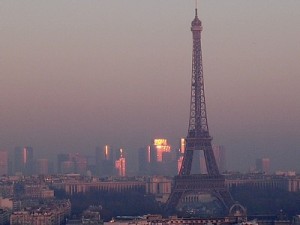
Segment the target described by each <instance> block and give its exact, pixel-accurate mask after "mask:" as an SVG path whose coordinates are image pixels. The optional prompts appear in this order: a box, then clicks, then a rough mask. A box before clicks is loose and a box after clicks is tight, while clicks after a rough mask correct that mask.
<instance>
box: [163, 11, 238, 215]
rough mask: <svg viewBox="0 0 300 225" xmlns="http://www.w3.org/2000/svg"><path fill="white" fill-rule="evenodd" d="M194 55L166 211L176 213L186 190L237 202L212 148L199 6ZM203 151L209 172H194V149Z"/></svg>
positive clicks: (223, 201) (194, 26) (224, 202)
mask: <svg viewBox="0 0 300 225" xmlns="http://www.w3.org/2000/svg"><path fill="white" fill-rule="evenodd" d="M191 31H192V34H193V58H192V80H191V102H190V118H189V128H188V135H187V137H186V139H185V140H186V149H185V152H184V156H183V161H182V165H181V169H180V172H179V175H178V176H176V177H175V178H174V186H173V189H172V193H171V195H170V197H169V199H168V201H167V205H166V210H167V212H173V211H174V210H175V208H176V206H177V205H178V203H179V201H180V199H181V198H182V197H183V196H184V194H185V193H190V192H206V193H210V194H213V195H214V196H215V197H216V198H217V199H218V200H219V202H220V204H222V205H223V207H224V209H226V210H228V211H229V209H230V207H231V205H232V204H233V203H234V202H233V200H232V197H231V195H230V193H229V191H228V190H227V188H226V187H225V180H224V177H223V176H222V175H221V174H220V172H219V169H218V166H217V163H216V159H215V156H214V153H213V149H212V137H211V136H210V135H209V129H208V123H207V113H206V103H205V94H204V79H203V64H202V50H201V31H202V23H201V21H200V19H199V18H198V14H197V9H196V10H195V18H194V20H193V21H192V25H191ZM196 150H201V151H203V153H204V158H205V163H206V168H207V174H205V175H204V174H192V175H191V169H192V162H193V155H194V151H196Z"/></svg>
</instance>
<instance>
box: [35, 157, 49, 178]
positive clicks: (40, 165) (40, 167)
mask: <svg viewBox="0 0 300 225" xmlns="http://www.w3.org/2000/svg"><path fill="white" fill-rule="evenodd" d="M36 171H37V173H38V174H41V175H47V174H49V160H48V159H38V160H37V161H36Z"/></svg>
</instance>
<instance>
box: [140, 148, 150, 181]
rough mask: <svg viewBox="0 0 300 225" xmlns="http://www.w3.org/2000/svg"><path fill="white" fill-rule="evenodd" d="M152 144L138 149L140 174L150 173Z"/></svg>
mask: <svg viewBox="0 0 300 225" xmlns="http://www.w3.org/2000/svg"><path fill="white" fill-rule="evenodd" d="M150 151H151V149H150V146H149V145H148V146H147V147H144V148H140V149H139V150H138V174H139V175H149V174H150V161H151V158H150Z"/></svg>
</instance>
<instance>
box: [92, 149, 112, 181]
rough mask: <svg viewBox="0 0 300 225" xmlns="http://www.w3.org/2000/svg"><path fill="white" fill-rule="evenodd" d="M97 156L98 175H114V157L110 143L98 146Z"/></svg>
mask: <svg viewBox="0 0 300 225" xmlns="http://www.w3.org/2000/svg"><path fill="white" fill-rule="evenodd" d="M95 156H96V174H97V175H98V176H112V175H113V174H114V159H115V158H114V157H113V152H112V149H111V147H110V146H109V145H104V146H103V147H97V148H96V151H95Z"/></svg>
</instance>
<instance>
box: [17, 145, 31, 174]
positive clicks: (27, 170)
mask: <svg viewBox="0 0 300 225" xmlns="http://www.w3.org/2000/svg"><path fill="white" fill-rule="evenodd" d="M33 169H34V161H33V149H32V148H31V147H16V148H15V160H14V172H15V174H18V173H20V174H24V175H32V174H33V172H34V171H33Z"/></svg>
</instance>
